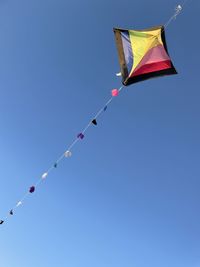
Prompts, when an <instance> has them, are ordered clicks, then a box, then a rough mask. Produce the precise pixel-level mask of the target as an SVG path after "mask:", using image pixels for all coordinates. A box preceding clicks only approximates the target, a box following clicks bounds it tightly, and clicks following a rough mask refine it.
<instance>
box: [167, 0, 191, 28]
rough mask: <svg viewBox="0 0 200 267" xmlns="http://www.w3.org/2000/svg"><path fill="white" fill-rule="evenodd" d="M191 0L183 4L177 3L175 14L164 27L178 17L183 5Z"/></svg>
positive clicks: (186, 0)
mask: <svg viewBox="0 0 200 267" xmlns="http://www.w3.org/2000/svg"><path fill="white" fill-rule="evenodd" d="M189 1H191V0H185V1H184V2H183V3H182V4H181V5H180V4H179V5H177V6H176V8H175V12H174V14H173V15H172V16H171V17H170V18H169V20H168V21H167V22H166V23H165V24H164V27H165V28H167V27H168V26H169V24H170V23H171V22H172V20H174V19H176V17H177V16H178V15H179V14H180V13H181V11H182V10H183V7H184V6H185V5H186V4H187V3H188V2H189Z"/></svg>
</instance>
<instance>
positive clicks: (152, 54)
mask: <svg viewBox="0 0 200 267" xmlns="http://www.w3.org/2000/svg"><path fill="white" fill-rule="evenodd" d="M113 30H114V34H115V39H116V44H117V50H118V56H119V63H120V67H121V75H122V83H123V84H124V85H125V86H126V85H130V84H133V83H136V82H140V81H143V80H147V79H150V78H153V77H158V76H164V75H171V74H177V72H176V70H175V68H174V66H173V64H172V61H171V59H170V57H169V54H168V50H167V45H166V40H165V31H164V27H163V26H158V27H154V28H150V29H146V30H141V31H138V30H125V29H118V28H114V29H113Z"/></svg>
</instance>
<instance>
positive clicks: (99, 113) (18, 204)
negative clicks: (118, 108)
mask: <svg viewBox="0 0 200 267" xmlns="http://www.w3.org/2000/svg"><path fill="white" fill-rule="evenodd" d="M123 88H124V85H123V86H121V87H120V88H119V89H118V93H120V92H121V90H122V89H123ZM113 98H114V96H112V97H111V98H110V99H109V100H108V101H107V102H106V103H105V105H104V106H103V107H102V108H101V109H100V110H99V111H98V112H97V113H96V115H95V116H94V117H93V118H94V119H97V118H98V117H99V116H100V115H101V113H102V112H103V111H105V107H106V108H107V106H108V105H109V104H110V103H111V102H112V101H113ZM91 124H92V120H90V122H89V123H88V124H87V125H86V126H85V128H83V130H82V132H81V133H85V132H86V131H87V130H88V128H89V127H90V126H91ZM79 140H80V139H79V138H78V137H76V138H75V139H74V141H73V142H72V143H71V144H70V145H69V147H68V148H67V150H66V151H70V150H71V149H72V148H73V147H74V146H75V145H76V143H77V142H78V141H79ZM66 151H65V152H66ZM65 152H64V153H63V154H62V155H61V156H60V157H59V158H58V159H57V160H56V161H55V163H54V164H53V165H52V166H51V167H50V168H49V169H48V170H47V172H46V174H47V175H48V174H49V173H50V172H51V171H52V170H53V169H55V164H56V166H57V164H58V163H59V162H60V161H62V160H63V159H64V157H65ZM42 180H43V179H42V178H40V179H39V180H38V181H37V182H36V183H35V184H34V187H35V188H36V187H38V186H39V184H40V183H41V182H42ZM28 195H29V192H26V193H25V194H24V196H23V197H22V198H21V200H20V201H18V202H17V203H16V205H15V206H14V207H13V208H12V209H11V211H13V210H14V209H16V208H18V207H19V206H20V205H21V204H22V203H23V201H24V200H25V199H26V198H27V197H28ZM9 215H10V214H8V215H7V216H6V217H5V218H4V220H5V219H7V218H8V216H9Z"/></svg>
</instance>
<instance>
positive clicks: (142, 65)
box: [0, 0, 188, 224]
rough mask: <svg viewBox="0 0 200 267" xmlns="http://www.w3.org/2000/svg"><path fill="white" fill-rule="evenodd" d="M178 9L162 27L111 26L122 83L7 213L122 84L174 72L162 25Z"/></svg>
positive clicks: (94, 121) (67, 155)
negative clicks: (133, 27)
mask: <svg viewBox="0 0 200 267" xmlns="http://www.w3.org/2000/svg"><path fill="white" fill-rule="evenodd" d="M186 1H188V0H185V2H184V4H185V3H186ZM181 10H182V7H181V6H180V5H178V6H177V7H176V9H175V13H174V14H173V16H172V17H171V18H170V19H169V20H168V22H167V23H166V24H165V27H164V26H157V27H154V28H149V29H146V30H126V29H120V28H114V29H113V30H114V35H115V40H116V45H117V50H118V57H119V63H120V68H121V70H120V72H118V73H116V76H117V77H122V84H123V85H122V86H121V87H120V88H119V89H113V90H111V97H110V99H109V100H108V101H107V102H106V103H105V104H104V106H103V107H102V108H101V109H100V110H99V111H98V112H97V114H96V115H95V116H93V119H90V121H89V123H88V124H87V125H86V127H85V128H84V129H83V130H82V131H81V132H79V133H78V135H77V136H76V137H75V139H74V141H73V142H72V143H71V144H70V145H69V147H68V148H67V150H65V152H64V153H63V154H62V155H61V156H60V157H59V158H58V159H57V160H56V161H55V162H54V163H53V164H52V166H51V167H50V168H49V169H48V170H47V171H45V172H44V173H43V174H42V175H41V176H40V178H39V181H38V182H37V183H35V185H32V186H31V187H30V188H29V189H28V190H27V192H26V193H25V195H24V196H23V197H22V198H21V200H20V201H18V202H17V204H15V206H14V207H13V208H12V209H11V210H10V211H9V213H8V215H13V214H14V211H15V209H16V208H18V207H19V206H21V205H22V203H23V201H24V199H25V198H26V197H27V196H28V195H29V193H31V194H32V193H34V192H35V190H36V187H37V186H38V185H39V184H40V182H41V181H43V180H45V179H46V178H47V176H48V175H49V173H50V172H51V171H52V170H53V169H56V168H57V166H58V163H59V162H60V161H61V160H63V159H64V158H70V157H71V156H72V152H71V149H72V148H73V147H74V145H75V144H76V143H77V142H78V141H79V140H82V139H84V137H85V132H86V131H87V129H88V128H89V127H90V126H91V125H92V124H93V125H95V126H96V125H97V118H98V117H99V116H100V115H101V114H102V113H103V112H105V111H106V110H107V108H108V105H109V104H110V103H111V102H112V100H113V99H114V98H115V97H116V96H118V95H119V93H120V92H121V90H122V89H123V88H124V86H128V85H131V84H133V83H136V82H140V81H144V80H147V79H150V78H154V77H159V76H164V75H172V74H177V71H176V69H175V68H174V65H173V63H172V61H171V59H170V56H169V53H168V50H167V45H166V40H165V28H166V27H167V26H168V25H169V23H170V22H171V21H172V20H173V19H176V17H177V15H178V14H179V13H180V12H181ZM5 219H7V217H5V218H4V220H0V224H3V223H4V222H5Z"/></svg>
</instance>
